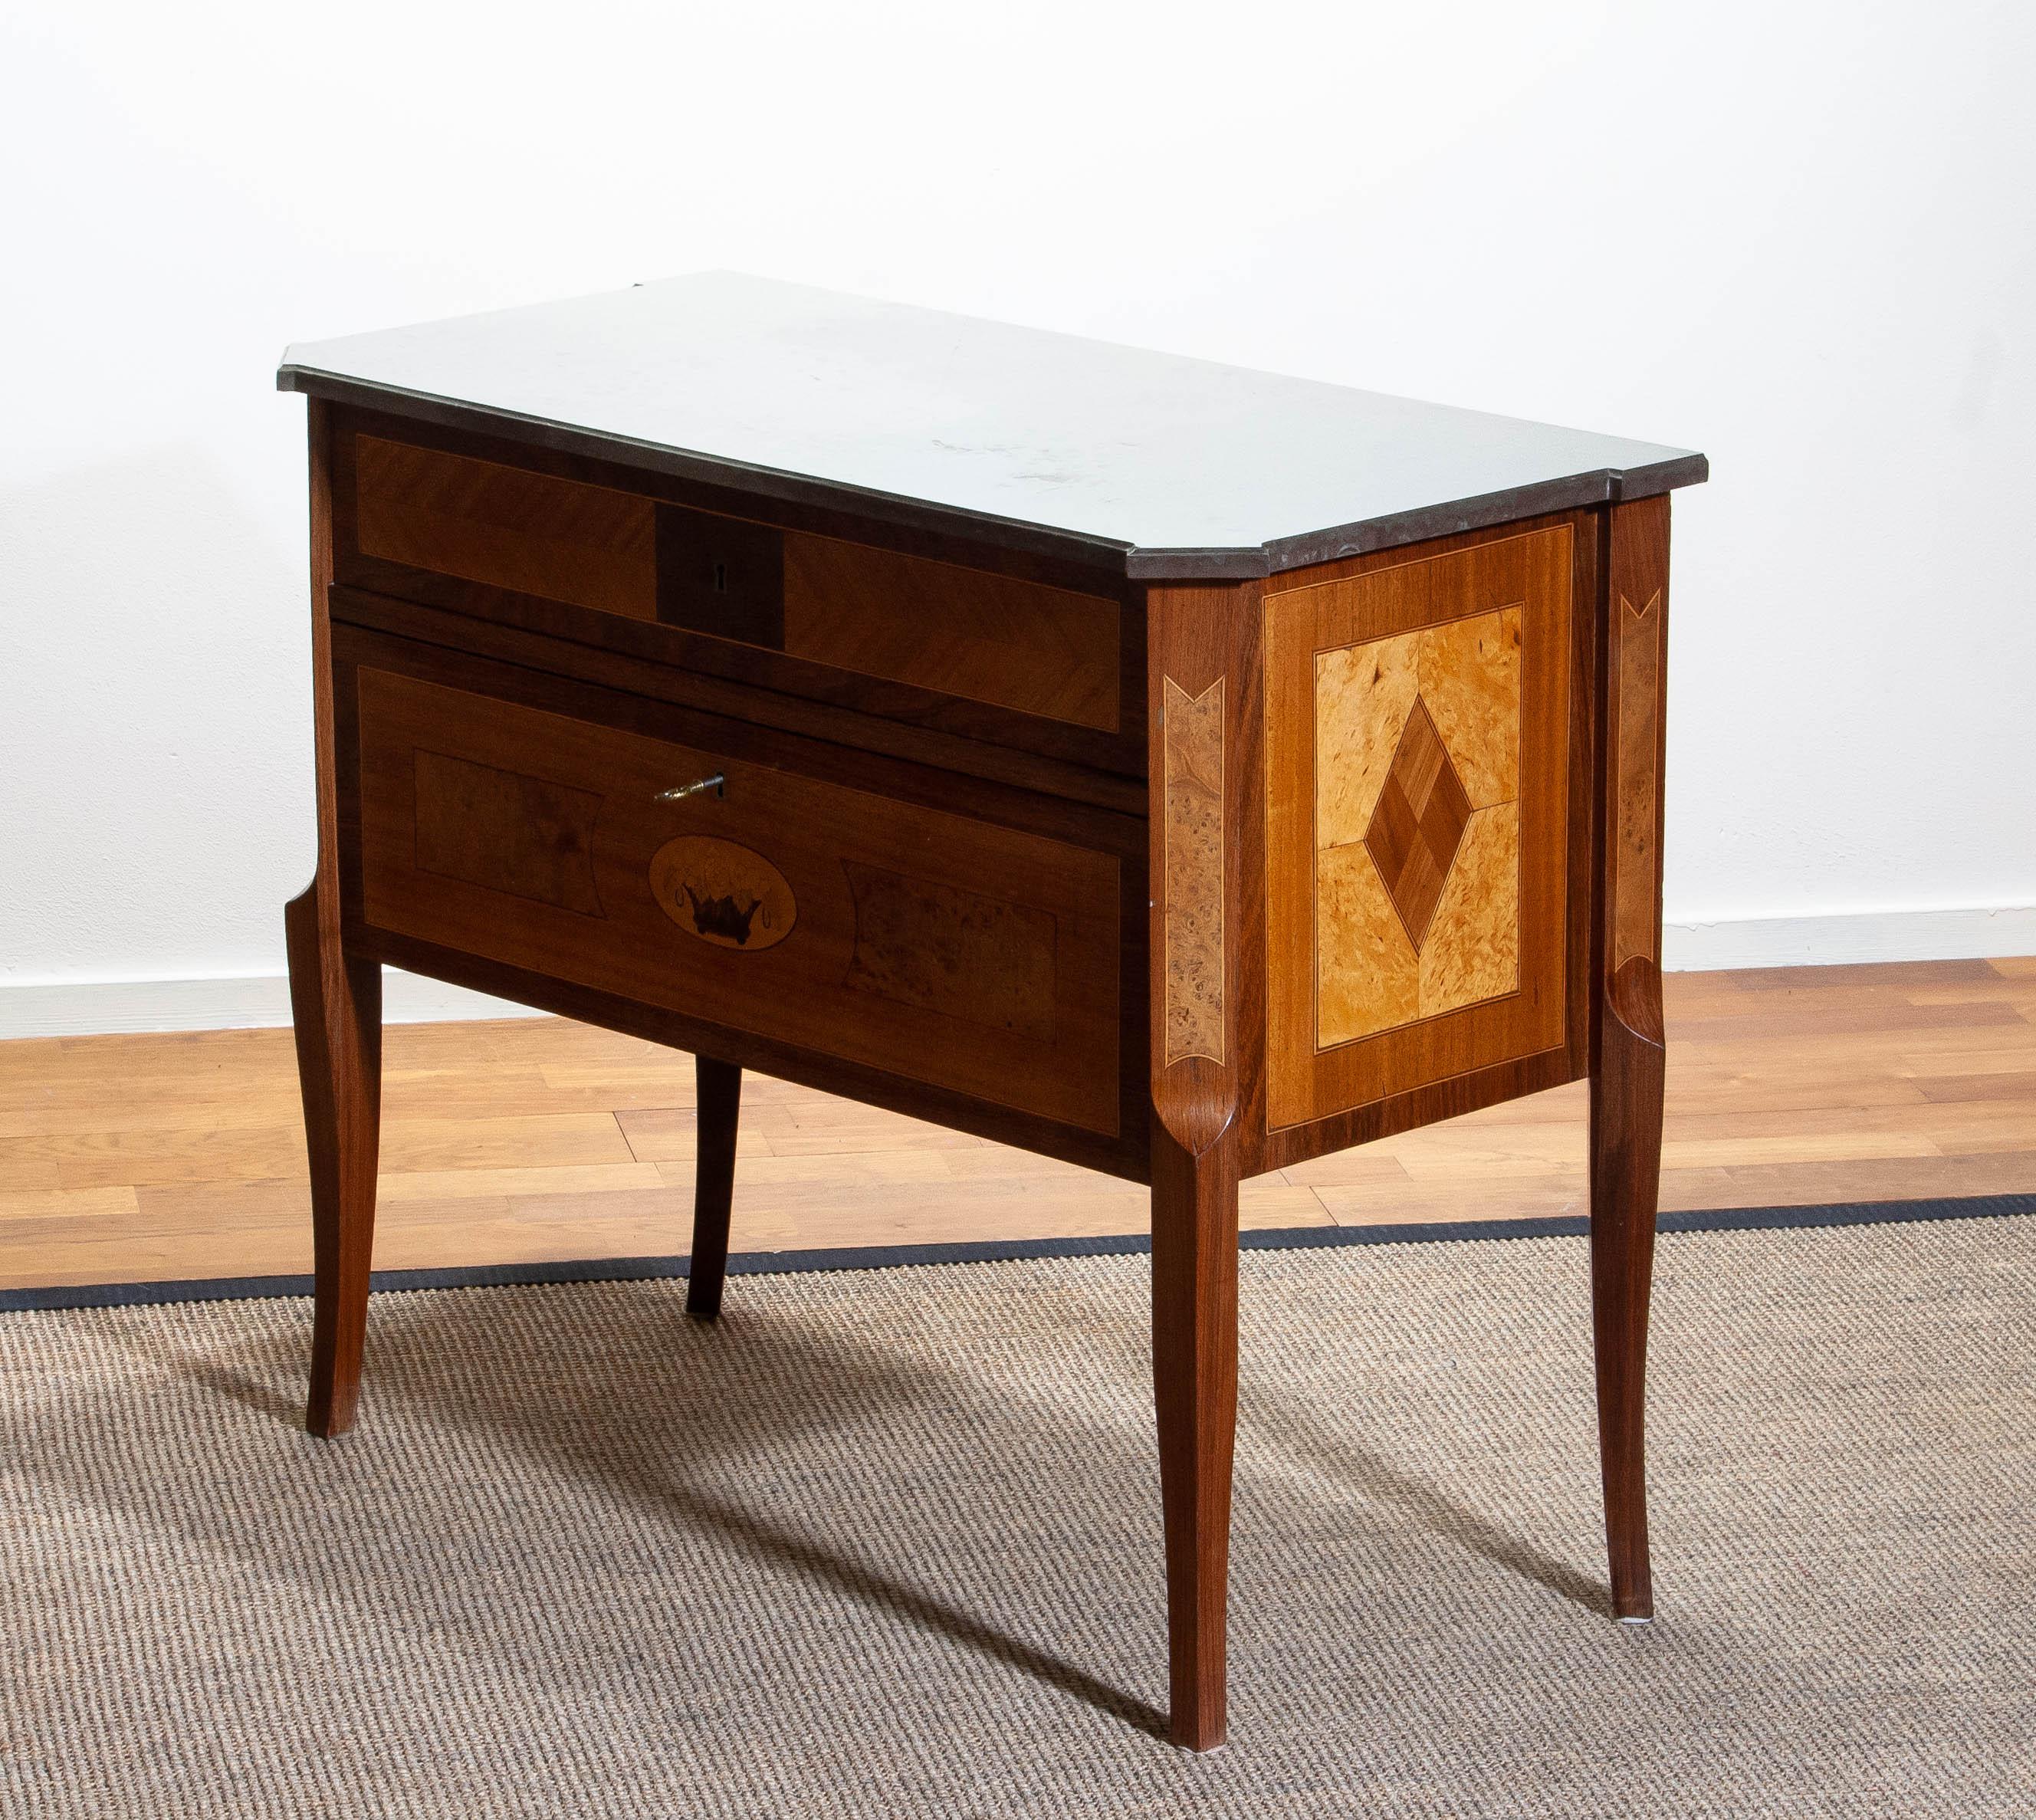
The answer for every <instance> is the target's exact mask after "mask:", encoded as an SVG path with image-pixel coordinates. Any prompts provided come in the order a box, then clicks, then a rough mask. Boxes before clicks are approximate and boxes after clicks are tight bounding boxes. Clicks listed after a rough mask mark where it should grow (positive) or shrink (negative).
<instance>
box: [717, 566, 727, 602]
mask: <svg viewBox="0 0 2036 1820" xmlns="http://www.w3.org/2000/svg"><path fill="white" fill-rule="evenodd" d="M714 592H715V593H716V594H726V593H727V592H728V565H727V564H726V563H725V562H718V563H716V564H715V565H714Z"/></svg>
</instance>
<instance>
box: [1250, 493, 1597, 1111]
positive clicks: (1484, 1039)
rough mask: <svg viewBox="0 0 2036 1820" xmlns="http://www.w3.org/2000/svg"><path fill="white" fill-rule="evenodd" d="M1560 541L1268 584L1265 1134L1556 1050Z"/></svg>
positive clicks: (1560, 1035) (1562, 722)
mask: <svg viewBox="0 0 2036 1820" xmlns="http://www.w3.org/2000/svg"><path fill="white" fill-rule="evenodd" d="M1575 552H1576V546H1575V544H1574V541H1573V538H1572V534H1571V531H1570V527H1568V526H1567V525H1558V526H1555V527H1549V528H1547V529H1537V530H1536V531H1531V532H1525V533H1516V534H1511V535H1501V536H1496V537H1493V538H1490V539H1487V540H1483V541H1480V542H1477V543H1475V544H1466V545H1464V546H1460V547H1458V548H1457V549H1453V550H1449V551H1446V552H1443V553H1438V554H1435V555H1432V556H1416V555H1410V556H1409V557H1407V558H1405V559H1404V560H1402V561H1397V562H1382V563H1374V564H1370V565H1367V566H1366V567H1365V568H1363V569H1361V570H1359V572H1355V573H1347V574H1344V575H1332V576H1329V577H1328V578H1327V579H1325V580H1322V581H1320V582H1314V583H1298V584H1295V583H1289V584H1288V585H1287V586H1285V587H1281V588H1278V589H1276V590H1274V591H1272V593H1271V594H1270V595H1269V597H1268V599H1267V612H1266V629H1265V678H1266V685H1265V686H1266V699H1267V716H1266V792H1267V799H1266V893H1267V896H1266V921H1265V941H1266V969H1267V971H1266V985H1267V991H1266V1018H1267V1029H1266V1048H1267V1082H1266V1123H1267V1128H1268V1129H1269V1130H1277V1129H1280V1128H1281V1127H1286V1126H1289V1125H1293V1124H1298V1123H1303V1122H1305V1121H1307V1120H1313V1119H1321V1118H1324V1117H1326V1116H1329V1115H1330V1114H1333V1113H1335V1112H1340V1111H1343V1110H1345V1109H1347V1108H1354V1107H1358V1106H1362V1105H1364V1104H1367V1103H1369V1102H1371V1101H1375V1100H1379V1099H1382V1098H1386V1097H1390V1096H1392V1095H1394V1094H1399V1093H1406V1092H1408V1091H1409V1090H1411V1089H1414V1088H1416V1087H1419V1086H1423V1085H1424V1084H1426V1083H1428V1082H1437V1081H1442V1080H1446V1079H1448V1078H1452V1077H1453V1076H1456V1075H1460V1074H1467V1073H1469V1072H1472V1071H1474V1070H1478V1069H1480V1068H1485V1067H1491V1066H1492V1065H1494V1064H1495V1063H1501V1062H1506V1061H1510V1060H1514V1059H1522V1058H1525V1057H1528V1056H1531V1055H1547V1054H1548V1052H1550V1051H1552V1050H1554V1049H1556V1048H1560V1047H1561V1046H1562V1045H1563V1044H1564V1043H1565V1042H1566V1041H1567V1037H1566V1034H1565V1033H1566V1029H1567V991H1568V984H1567V982H1568V980H1569V969H1570V961H1571V958H1572V956H1571V947H1570V941H1569V938H1568V935H1567V919H1568V908H1567V906H1568V893H1567V869H1568V863H1569V853H1570V842H1571V838H1572V833H1573V830H1572V828H1571V823H1570V814H1569V808H1568V803H1569V795H1570V776H1571V766H1572V754H1571V752H1570V740H1569V729H1570V713H1571V699H1570V697H1571V683H1572V674H1571V667H1570V666H1571V661H1572V644H1571V639H1572V623H1573V622H1572V617H1571V593H1572V587H1573V563H1574V561H1575ZM1578 965H1581V962H1580V961H1579V963H1578Z"/></svg>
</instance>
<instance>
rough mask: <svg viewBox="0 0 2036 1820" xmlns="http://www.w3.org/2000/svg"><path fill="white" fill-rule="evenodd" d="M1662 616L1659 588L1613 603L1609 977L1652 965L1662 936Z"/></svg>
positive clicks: (1621, 597)
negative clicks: (1639, 600) (1638, 961)
mask: <svg viewBox="0 0 2036 1820" xmlns="http://www.w3.org/2000/svg"><path fill="white" fill-rule="evenodd" d="M1666 617H1667V616H1666V615H1665V614H1664V613H1663V612H1662V610H1661V591H1660V590H1659V589H1658V588H1657V590H1656V591H1655V592H1654V593H1653V595H1652V596H1651V597H1650V598H1649V600H1648V602H1647V604H1646V606H1642V607H1636V606H1634V604H1633V602H1631V601H1630V600H1628V599H1627V598H1626V597H1625V595H1619V605H1618V609H1617V611H1616V614H1615V615H1614V617H1613V622H1612V623H1613V629H1614V630H1613V636H1614V637H1615V638H1616V640H1617V641H1618V648H1619V661H1618V677H1619V682H1618V687H1617V689H1616V694H1615V697H1614V704H1613V712H1614V714H1615V716H1616V722H1615V724H1616V730H1617V731H1616V736H1615V742H1614V758H1615V763H1616V765H1617V767H1618V770H1617V778H1618V782H1617V785H1616V799H1615V800H1616V803H1617V821H1618V826H1617V828H1616V831H1615V833H1614V848H1613V856H1612V878H1613V885H1612V971H1613V972H1615V973H1616V972H1618V971H1619V968H1620V967H1621V966H1622V965H1623V964H1624V963H1625V962H1627V961H1630V960H1631V959H1633V958H1634V957H1635V956H1638V957H1640V958H1642V959H1643V960H1648V961H1651V960H1653V958H1654V947H1655V943H1656V941H1657V938H1658V935H1659V931H1660V929H1661V909H1660V905H1659V897H1658V885H1657V881H1658V879H1659V878H1660V874H1661V850H1660V847H1659V844H1658V835H1657V829H1656V826H1655V817H1656V816H1657V814H1658V813H1659V808H1660V802H1661V765H1660V753H1661V644H1662V639H1661V629H1662V626H1663V625H1664V623H1665V620H1666Z"/></svg>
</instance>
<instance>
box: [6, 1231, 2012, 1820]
mask: <svg viewBox="0 0 2036 1820" xmlns="http://www.w3.org/2000/svg"><path fill="white" fill-rule="evenodd" d="M683 1293H684V1292H683V1289H681V1287H680V1286H678V1285H676V1284H673V1283H669V1282H657V1283H640V1284H626V1283H623V1284H614V1283H610V1284H580V1285H572V1286H554V1287H521V1288H502V1289H454V1290H432V1291H425V1292H420V1293H407V1294H398V1295H391V1296H388V1297H380V1298H378V1299H377V1301H376V1302H375V1306H374V1309H373V1312H372V1315H371V1327H370V1332H369V1366H368V1390H367V1393H366V1395H365V1397H364V1414H363V1425H362V1427H361V1428H360V1430H359V1431H357V1432H356V1433H355V1434H353V1435H352V1436H350V1437H348V1438H347V1439H345V1441H341V1442H339V1443H337V1444H331V1445H324V1444H319V1443H317V1442H315V1441H311V1440H310V1439H308V1438H307V1437H305V1436H304V1434H302V1433H300V1432H298V1431H297V1430H296V1428H295V1423H296V1419H297V1414H298V1407H299V1401H300V1393H301V1378H302V1370H303V1364H304V1357H305V1354H306V1350H307V1337H308V1329H309V1322H310V1317H309V1311H308V1307H307V1305H306V1304H305V1303H304V1302H302V1301H252V1302H239V1303H212V1304H202V1303H198V1304H186V1305H180V1306H175V1307H169V1308H94V1309H85V1310H75V1311H67V1312H26V1313H17V1314H12V1315H9V1316H6V1317H5V1318H4V1319H0V1813H5V1814H7V1815H9V1816H13V1815H15V1814H21V1815H24V1816H26V1815H29V1814H35V1815H42V1814H50V1815H62V1816H66V1817H68V1816H74V1815H76V1816H91V1815H122V1816H127V1815H134V1816H140V1815H147V1816H149V1817H150V1820H168V1817H172V1816H175V1817H182V1816H198V1815H203V1816H206V1817H207V1820H211V1817H213V1816H221V1815H230V1816H236V1817H238V1816H251V1817H256V1816H269V1815H282V1814H291V1815H306V1814H311V1815H334V1816H338V1815H345V1816H354V1815H360V1816H374V1817H376V1820H382V1817H388V1816H406V1815H439V1814H445V1815H457V1816H461V1817H462V1820H464V1817H468V1816H473V1817H481V1816H493V1815H504V1816H507V1815H515V1816H524V1815H538V1814H544V1815H552V1814H558V1815H566V1814H571V1815H575V1816H594V1815H601V1816H606V1815H622V1816H638V1815H644V1816H648V1815H658V1816H678V1815H683V1816H692V1815H722V1814H731V1815H732V1814H741V1815H752V1814H754V1815H786V1814H801V1815H803V1814H815V1815H820V1814H825V1815H863V1814H869V1815H884V1816H890V1815H899V1816H916V1815H938V1816H942V1817H943V1820H946V1817H950V1816H957V1815H973V1814H985V1815H987V1814H1019V1815H1054V1816H1058V1815H1076V1814H1079V1815H1109V1816H1119V1815H1145V1814H1152V1815H1161V1814H1165V1815H1174V1814H1222V1815H1226V1816H1230V1815H1236V1816H1256V1815H1280V1816H1290V1815H1315V1814H1405V1815H1415V1814H1420V1815H1427V1814H1450V1815H1501V1814H1503V1815H1509V1816H1510V1815H1521V1816H1528V1815H1550V1816H1557V1815H1559V1816H1563V1817H1566V1820H1567V1817H1574V1816H1587V1815H1627V1814H1631V1815H1664V1816H1667V1815H1674V1816H1685V1815H1687V1816H1700V1815H1702V1816H1709V1815H1719V1816H1724V1815H1731V1816H1734V1817H1738V1816H1744V1815H1748V1814H1789V1815H1866V1814H1872V1815H1882V1814H1904V1815H1936V1814H1944V1815H1958V1816H1961V1817H1975V1816H1985V1815H2006V1814H2015V1815H2026V1814H2029V1813H2030V1812H2031V1811H2036V1656H2032V1645H2031V1642H2030V1638H2031V1636H2032V1633H2036V1572H2032V1569H2036V1222H2032V1221H2030V1220H2027V1219H2012V1218H2010V1219H1974V1220H1962V1221H1958V1222H1946V1223H1937V1224H1919V1225H1881V1226H1857V1227H1847V1228H1838V1229H1824V1230H1808V1231H1797V1232H1748V1233H1702V1234H1691V1235H1683V1236H1677V1235H1671V1236H1668V1237H1665V1238H1664V1239H1663V1240H1662V1241H1661V1257H1660V1267H1659V1273H1658V1278H1657V1293H1656V1336H1655V1353H1654V1365H1653V1380H1652V1381H1653V1410H1654V1416H1653V1463H1652V1477H1653V1489H1654V1507H1655V1532H1654V1557H1655V1563H1656V1586H1657V1600H1658V1603H1659V1607H1660V1609H1661V1614H1662V1618H1661V1622H1659V1623H1657V1625H1656V1626H1653V1628H1652V1629H1644V1630H1634V1629H1623V1628H1621V1627H1619V1626H1616V1625H1614V1624H1612V1622H1609V1620H1608V1618H1606V1616H1605V1592H1604V1554H1603V1544H1602V1541H1601V1531H1600V1527H1599V1524H1600V1520H1599V1505H1598V1486H1597V1458H1596V1446H1595V1429H1594V1423H1593V1409H1592V1401H1591V1388H1590V1376H1589V1362H1588V1361H1589V1340H1588V1323H1587V1309H1586V1300H1585V1253H1584V1247H1583V1245H1582V1242H1581V1241H1579V1240H1574V1239H1570V1238H1556V1239H1539V1240H1514V1241H1491V1242H1469V1243H1465V1244H1420V1245H1407V1246H1392V1245H1388V1246H1375V1247H1367V1248H1361V1249H1353V1250H1343V1251H1338V1250H1322V1251H1302V1252H1254V1253H1250V1254H1247V1255H1246V1257H1245V1259H1244V1260H1243V1266H1242V1289H1241V1297H1240V1299H1241V1303H1242V1320H1243V1329H1244V1331H1243V1369H1242V1391H1241V1399H1240V1412H1239V1437H1238V1452H1237V1497H1236V1518H1235V1540H1234V1544H1233V1565H1232V1592H1231V1602H1232V1603H1231V1611H1232V1616H1231V1735H1232V1738H1233V1739H1234V1742H1233V1743H1232V1745H1231V1748H1230V1749H1229V1750H1226V1751H1223V1752H1222V1753H1220V1754H1216V1755H1214V1756H1212V1757H1208V1758H1193V1757H1190V1756H1187V1755H1185V1754H1181V1753H1178V1752H1177V1751H1175V1750H1173V1749H1171V1747H1170V1746H1167V1744H1165V1743H1163V1742H1162V1741H1161V1740H1160V1739H1159V1737H1158V1736H1157V1735H1156V1727H1157V1726H1158V1724H1159V1715H1158V1712H1157V1710H1156V1709H1157V1705H1158V1703H1159V1701H1160V1700H1161V1699H1162V1698H1163V1694H1164V1688H1165V1672H1164V1663H1165V1648H1164V1641H1163V1601H1162V1597H1161V1587H1160V1573H1159V1561H1160V1551H1159V1491H1158V1475H1157V1471H1156V1466H1155V1463H1154V1452H1153V1442H1152V1416H1151V1408H1150V1391H1149V1387H1148V1381H1147V1372H1148V1355H1147V1349H1146V1338H1145V1326H1146V1296H1147V1266H1146V1263H1145V1260H1144V1259H1139V1258H1127V1257H1094V1258H1084V1259H1053V1260H1045V1261H1033V1262H1011V1263H971V1264H960V1265H944V1266H938V1267H926V1268H917V1269H893V1270H885V1271H850V1272H839V1273H833V1274H813V1275H803V1276H801V1275H787V1276H777V1277H758V1278H748V1279H744V1280H742V1281H740V1282H737V1283H734V1284H732V1285H731V1286H730V1298H729V1305H728V1312H727V1313H726V1315H725V1316H723V1319H722V1323H721V1324H720V1325H719V1327H718V1328H703V1327H698V1326H696V1325H695V1324H693V1323H690V1322H688V1320H686V1319H685V1317H684V1315H683V1313H682V1312H681V1305H682V1301H683Z"/></svg>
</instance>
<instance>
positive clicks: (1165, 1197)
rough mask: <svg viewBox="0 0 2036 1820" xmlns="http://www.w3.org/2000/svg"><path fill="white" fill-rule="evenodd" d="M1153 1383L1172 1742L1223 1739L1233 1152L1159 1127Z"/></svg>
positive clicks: (1231, 1422)
mask: <svg viewBox="0 0 2036 1820" xmlns="http://www.w3.org/2000/svg"><path fill="white" fill-rule="evenodd" d="M1152 1388H1153V1400H1154V1403H1155V1406H1156V1409H1157V1410H1158V1414H1159V1495H1160V1504H1161V1508H1162V1509H1163V1512H1164V1515H1165V1518H1166V1528H1167V1687H1168V1694H1169V1705H1170V1708H1171V1714H1172V1722H1171V1726H1170V1727H1169V1731H1170V1735H1171V1737H1172V1739H1173V1740H1174V1743H1176V1744H1185V1745H1186V1746H1188V1747H1189V1748H1190V1750H1213V1749H1214V1748H1215V1747H1216V1746H1217V1745H1219V1744H1220V1743H1223V1737H1224V1730H1225V1717H1224V1705H1225V1702H1224V1681H1225V1668H1224V1644H1225V1635H1226V1623H1225V1619H1226V1614H1227V1589H1228V1586H1229V1581H1230V1478H1231V1453H1232V1451H1233V1447H1234V1443H1235V1436H1236V1433H1237V1153H1236V1146H1235V1142H1232V1141H1231V1140H1230V1139H1228V1138H1223V1139H1219V1140H1218V1141H1217V1142H1216V1143H1214V1144H1212V1146H1210V1147H1209V1148H1208V1150H1205V1151H1203V1152H1202V1154H1201V1155H1200V1156H1193V1155H1191V1154H1189V1153H1188V1152H1187V1151H1186V1150H1183V1149H1182V1148H1181V1146H1179V1145H1178V1143H1176V1142H1174V1138H1173V1137H1172V1136H1171V1134H1170V1133H1168V1132H1167V1130H1166V1128H1165V1127H1164V1126H1163V1125H1162V1126H1160V1127H1158V1128H1157V1129H1156V1131H1154V1133H1153V1137H1152Z"/></svg>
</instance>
